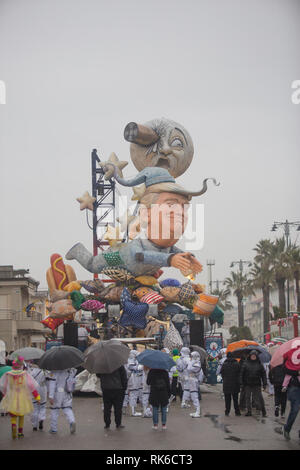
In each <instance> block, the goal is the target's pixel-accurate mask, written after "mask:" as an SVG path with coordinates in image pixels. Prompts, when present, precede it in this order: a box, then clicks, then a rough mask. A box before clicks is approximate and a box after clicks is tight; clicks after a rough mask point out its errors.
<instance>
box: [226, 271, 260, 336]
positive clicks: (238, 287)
mask: <svg viewBox="0 0 300 470" xmlns="http://www.w3.org/2000/svg"><path fill="white" fill-rule="evenodd" d="M230 276H231V277H227V278H226V279H225V281H224V284H225V285H226V286H227V288H228V290H229V292H230V294H233V295H235V296H236V298H237V303H238V323H239V327H241V326H244V306H243V298H244V297H247V296H248V295H255V292H254V291H253V287H252V282H251V280H250V279H249V278H248V277H247V275H245V274H243V273H242V272H237V273H236V272H234V271H231V274H230Z"/></svg>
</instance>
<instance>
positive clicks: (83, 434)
mask: <svg viewBox="0 0 300 470" xmlns="http://www.w3.org/2000/svg"><path fill="white" fill-rule="evenodd" d="M202 389H203V390H204V389H205V391H203V393H202V401H201V415H202V416H201V418H198V419H195V418H191V417H190V416H189V413H190V412H192V411H194V410H193V409H181V408H180V404H179V402H177V403H172V405H171V407H170V411H169V414H168V422H167V426H168V429H167V430H165V431H162V430H161V429H159V430H158V431H155V430H153V429H152V419H149V418H140V417H131V416H126V415H125V416H124V418H123V424H124V425H125V429H122V430H116V429H115V426H114V425H112V426H111V430H109V431H106V430H104V423H103V415H102V410H101V404H102V402H101V398H100V397H97V396H87V395H83V394H82V395H80V396H75V397H74V399H73V409H74V413H75V416H76V426H77V430H76V433H75V434H73V435H71V434H70V430H69V425H68V423H67V421H66V419H65V417H64V415H63V414H61V415H60V417H59V422H58V423H59V426H58V433H57V434H56V435H51V434H49V432H48V430H49V418H50V410H49V409H48V410H47V418H46V421H45V425H44V430H43V431H36V432H33V431H32V427H31V423H30V418H29V416H26V417H25V426H24V434H25V437H24V438H23V439H18V440H16V441H13V440H12V439H11V435H10V419H9V417H0V449H2V450H4V449H5V450H13V449H14V450H103V449H105V450H118V449H119V450H133V449H138V450H139V449H146V450H189V449H190V450H194V449H200V450H216V449H218V450H300V441H299V439H298V430H300V413H299V415H298V417H297V419H296V422H295V424H294V426H293V429H292V431H291V440H290V441H286V440H285V439H284V438H283V436H282V435H279V434H277V433H276V432H275V431H274V428H275V427H278V426H280V424H282V423H283V421H282V420H281V419H280V418H275V417H274V406H273V397H272V396H269V395H268V394H266V393H264V398H265V402H266V409H267V413H268V416H267V417H266V418H262V417H261V416H259V415H257V414H256V412H255V411H253V416H252V417H246V416H244V413H243V414H242V416H240V417H236V416H235V415H234V412H233V411H231V414H230V416H228V417H227V416H225V415H224V400H223V399H222V398H221V385H217V386H207V385H204V386H203V387H202ZM288 410H289V404H288V408H287V411H288ZM286 416H287V414H286Z"/></svg>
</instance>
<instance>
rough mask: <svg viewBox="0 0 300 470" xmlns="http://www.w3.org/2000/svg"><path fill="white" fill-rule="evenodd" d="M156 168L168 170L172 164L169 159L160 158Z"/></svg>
mask: <svg viewBox="0 0 300 470" xmlns="http://www.w3.org/2000/svg"><path fill="white" fill-rule="evenodd" d="M156 166H159V167H160V168H166V169H167V170H168V169H169V168H170V162H169V159H168V158H159V159H158V162H157V163H156Z"/></svg>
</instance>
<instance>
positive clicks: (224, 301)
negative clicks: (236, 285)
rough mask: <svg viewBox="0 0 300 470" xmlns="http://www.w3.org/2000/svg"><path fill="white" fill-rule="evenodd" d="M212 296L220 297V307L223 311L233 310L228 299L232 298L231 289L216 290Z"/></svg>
mask: <svg viewBox="0 0 300 470" xmlns="http://www.w3.org/2000/svg"><path fill="white" fill-rule="evenodd" d="M212 295H216V296H218V297H219V300H218V305H219V306H220V308H221V309H222V310H224V311H225V310H231V309H232V308H233V305H232V303H231V302H230V300H228V297H229V296H230V290H229V289H214V290H213V292H212Z"/></svg>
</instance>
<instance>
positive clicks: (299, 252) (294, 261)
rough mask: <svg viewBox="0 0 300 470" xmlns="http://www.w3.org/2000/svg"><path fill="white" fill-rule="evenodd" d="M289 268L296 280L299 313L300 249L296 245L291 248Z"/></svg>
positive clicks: (299, 309)
mask: <svg viewBox="0 0 300 470" xmlns="http://www.w3.org/2000/svg"><path fill="white" fill-rule="evenodd" d="M288 255H289V266H290V270H291V274H292V276H293V278H294V281H295V287H296V301H297V305H296V309H297V312H300V286H299V280H300V248H299V246H297V245H296V244H293V245H291V246H290V248H289V253H288Z"/></svg>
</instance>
